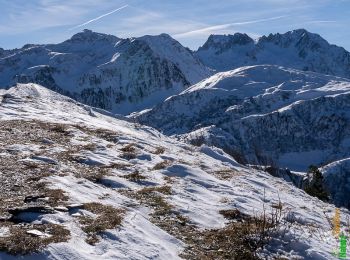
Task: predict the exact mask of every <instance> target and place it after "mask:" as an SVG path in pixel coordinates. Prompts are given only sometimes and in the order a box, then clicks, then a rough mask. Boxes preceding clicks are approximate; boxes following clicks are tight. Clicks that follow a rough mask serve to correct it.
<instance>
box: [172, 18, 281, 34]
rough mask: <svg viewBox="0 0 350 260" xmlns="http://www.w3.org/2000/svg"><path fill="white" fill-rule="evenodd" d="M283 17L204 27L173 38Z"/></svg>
mask: <svg viewBox="0 0 350 260" xmlns="http://www.w3.org/2000/svg"><path fill="white" fill-rule="evenodd" d="M285 17H287V15H283V16H276V17H271V18H266V19H259V20H252V21H245V22H235V23H226V24H219V25H214V26H209V27H205V28H201V29H198V30H193V31H189V32H184V33H178V34H175V35H173V36H174V37H177V38H184V37H187V36H193V35H201V34H205V33H208V32H213V31H218V30H223V29H227V28H230V27H232V26H237V25H246V24H254V23H262V22H268V21H273V20H279V19H282V18H285Z"/></svg>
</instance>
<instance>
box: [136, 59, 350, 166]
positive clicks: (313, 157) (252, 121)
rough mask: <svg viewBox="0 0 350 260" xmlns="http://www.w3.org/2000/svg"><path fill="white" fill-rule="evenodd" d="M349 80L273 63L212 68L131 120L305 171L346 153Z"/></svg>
mask: <svg viewBox="0 0 350 260" xmlns="http://www.w3.org/2000/svg"><path fill="white" fill-rule="evenodd" d="M349 111H350V81H348V80H346V79H341V78H336V77H331V76H325V75H321V74H316V73H310V72H301V71H297V70H292V69H285V68H281V67H277V66H252V67H245V68H240V69H237V70H234V71H229V72H224V73H218V74H216V75H214V76H212V77H211V78H209V79H207V80H205V81H203V82H200V83H198V84H197V85H194V86H192V87H191V88H189V89H187V90H185V91H184V92H182V93H181V94H180V95H177V96H174V97H171V98H169V99H168V100H166V101H165V102H164V103H163V104H161V105H159V106H157V107H155V108H154V109H153V110H151V111H147V112H145V113H141V114H140V115H138V119H139V120H140V121H141V122H143V123H146V124H149V125H151V126H153V127H156V128H158V129H161V130H162V131H164V133H166V134H170V135H174V134H175V135H180V138H182V139H185V140H187V141H189V142H192V143H195V142H198V139H201V142H203V143H207V144H210V145H215V146H218V147H221V148H223V149H225V150H226V151H228V152H230V153H231V154H232V155H236V158H237V156H238V157H239V158H240V159H242V160H244V161H245V162H249V163H255V164H256V163H261V164H271V163H275V164H278V165H279V166H285V167H290V168H291V169H293V170H306V169H307V167H308V166H309V165H310V164H322V163H328V162H331V161H333V160H339V159H341V158H344V157H346V156H348V155H349V151H350V147H349V143H348V141H347V140H349V138H350V115H349Z"/></svg>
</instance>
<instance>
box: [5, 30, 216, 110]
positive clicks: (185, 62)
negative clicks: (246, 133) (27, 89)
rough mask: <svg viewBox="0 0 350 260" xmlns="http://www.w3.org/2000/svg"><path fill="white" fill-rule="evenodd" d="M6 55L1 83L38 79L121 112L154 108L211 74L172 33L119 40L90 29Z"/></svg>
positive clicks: (94, 103) (42, 82)
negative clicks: (63, 40) (58, 41)
mask: <svg viewBox="0 0 350 260" xmlns="http://www.w3.org/2000/svg"><path fill="white" fill-rule="evenodd" d="M1 56H2V57H1ZM1 56H0V57H1V58H0V73H1V77H0V86H1V87H9V86H12V85H13V84H15V83H29V82H33V83H38V84H41V85H43V86H45V87H47V88H49V89H52V90H55V91H56V92H59V93H62V94H65V95H67V96H70V97H73V98H74V99H76V100H79V101H81V102H83V103H85V104H88V105H91V106H95V107H99V108H102V109H106V110H109V111H113V112H115V113H119V114H128V113H130V112H134V111H137V110H141V109H144V108H148V107H151V106H153V105H154V104H157V103H159V102H161V101H162V100H164V99H165V98H167V97H168V96H170V95H173V94H178V93H179V92H181V91H182V90H184V89H186V88H187V87H189V86H190V85H192V84H194V83H197V82H198V81H200V80H202V79H204V78H206V77H207V76H209V75H210V74H211V71H210V70H209V69H207V68H206V67H205V66H204V65H202V64H201V63H200V62H199V61H198V60H197V58H195V57H194V56H193V54H192V53H191V51H189V50H188V49H186V48H184V47H183V46H182V45H181V44H180V43H178V42H177V41H175V40H174V39H172V38H171V37H170V36H169V35H166V34H162V35H159V36H143V37H140V38H130V39H119V38H117V37H115V36H112V35H106V34H101V33H95V32H92V31H90V30H84V31H83V32H81V33H78V34H76V35H74V36H73V37H72V38H71V39H69V40H67V41H65V42H63V43H60V44H48V45H25V46H24V47H23V48H21V49H18V50H16V51H14V52H13V53H12V54H9V55H6V54H2V55H1Z"/></svg>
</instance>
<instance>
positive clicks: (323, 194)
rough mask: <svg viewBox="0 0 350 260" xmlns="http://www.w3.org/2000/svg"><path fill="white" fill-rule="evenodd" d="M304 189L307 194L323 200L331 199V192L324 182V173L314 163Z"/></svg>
mask: <svg viewBox="0 0 350 260" xmlns="http://www.w3.org/2000/svg"><path fill="white" fill-rule="evenodd" d="M304 190H305V192H306V193H307V194H309V195H311V196H313V197H316V198H319V199H320V200H322V201H325V202H327V201H329V194H328V192H327V191H326V189H325V187H324V183H323V175H322V173H321V172H320V170H319V169H318V168H317V167H316V166H314V165H311V166H310V167H309V171H308V175H307V181H306V185H305V187H304Z"/></svg>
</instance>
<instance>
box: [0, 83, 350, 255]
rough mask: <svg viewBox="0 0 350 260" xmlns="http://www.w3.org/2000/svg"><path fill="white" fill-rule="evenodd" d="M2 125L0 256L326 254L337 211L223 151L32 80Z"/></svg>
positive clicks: (9, 98) (9, 96)
mask: <svg viewBox="0 0 350 260" xmlns="http://www.w3.org/2000/svg"><path fill="white" fill-rule="evenodd" d="M0 122H1V125H0V143H1V150H0V155H1V157H0V158H1V161H0V162H1V164H0V173H1V174H0V176H1V179H2V184H3V185H1V188H0V189H1V192H0V194H1V195H0V200H1V202H2V203H1V207H0V214H1V222H0V249H1V251H2V253H0V258H1V259H6V260H7V259H9V260H11V259H18V257H19V255H24V256H23V257H21V259H50V258H53V259H74V258H77V259H96V258H99V259H101V258H103V259H116V258H117V259H130V258H132V259H148V258H159V259H164V258H171V259H177V258H185V259H203V258H209V259H227V258H235V257H237V258H244V259H260V258H264V257H268V258H273V257H287V258H307V259H332V258H333V256H332V255H331V252H332V247H335V246H336V245H337V242H336V240H335V239H332V236H331V233H332V230H331V225H330V224H329V221H331V219H332V216H333V214H334V210H335V208H334V206H333V205H330V204H327V203H323V202H321V201H319V200H318V199H316V198H313V197H311V196H309V195H307V194H306V193H305V192H304V191H302V190H300V189H298V188H296V187H295V186H293V185H292V184H290V183H286V182H284V181H283V180H282V179H279V178H275V177H273V176H271V175H270V174H268V173H266V172H263V171H259V170H254V169H253V168H250V167H247V166H244V165H241V164H239V163H237V162H236V161H234V160H233V159H232V158H231V157H230V156H229V155H227V154H226V153H224V152H223V151H222V150H220V149H217V148H211V147H208V146H202V147H200V148H197V147H194V146H191V145H188V144H184V143H182V142H178V141H175V140H174V139H172V138H169V137H166V136H164V135H162V134H160V133H159V132H158V131H156V130H154V129H152V128H150V127H145V126H141V125H138V124H133V123H129V122H127V121H126V120H123V119H121V118H120V119H116V118H113V117H111V116H108V115H103V114H100V113H98V112H97V111H96V110H95V109H93V108H91V107H88V106H86V105H82V104H80V103H77V102H76V101H74V100H72V99H70V98H66V97H64V96H61V95H59V94H56V93H54V92H52V91H50V90H47V89H45V88H43V87H41V86H38V85H34V84H27V85H17V86H16V87H13V88H11V89H9V90H8V91H3V92H2V93H1V98H0ZM342 214H343V215H342V224H343V225H344V226H345V225H346V222H345V220H346V217H347V216H348V212H347V211H346V210H342ZM261 221H262V222H261ZM264 223H268V224H264Z"/></svg>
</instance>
